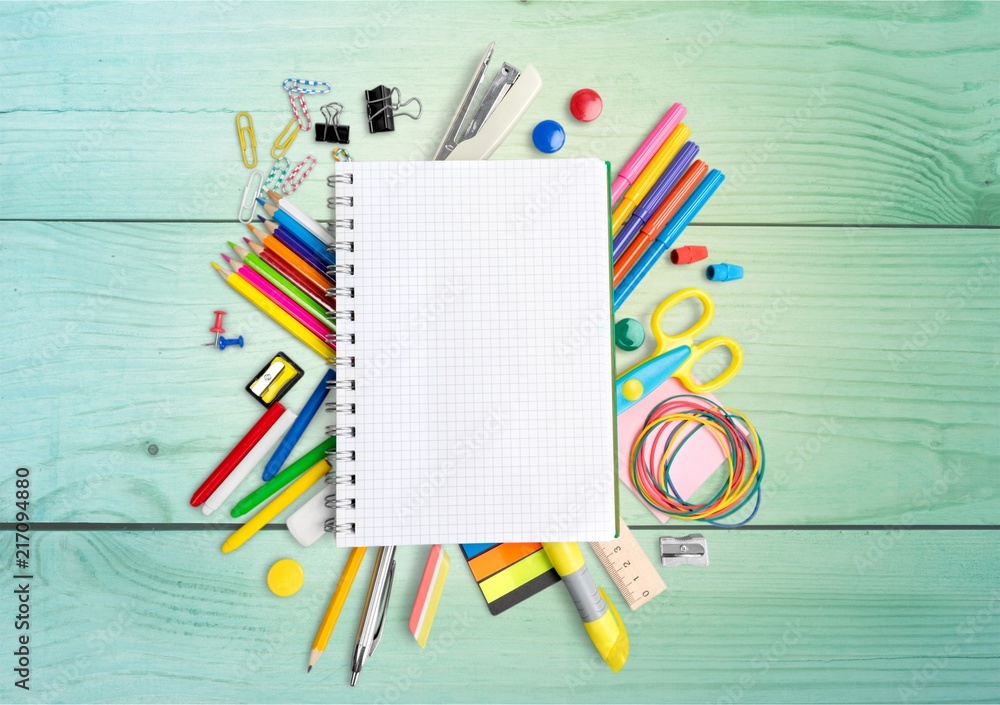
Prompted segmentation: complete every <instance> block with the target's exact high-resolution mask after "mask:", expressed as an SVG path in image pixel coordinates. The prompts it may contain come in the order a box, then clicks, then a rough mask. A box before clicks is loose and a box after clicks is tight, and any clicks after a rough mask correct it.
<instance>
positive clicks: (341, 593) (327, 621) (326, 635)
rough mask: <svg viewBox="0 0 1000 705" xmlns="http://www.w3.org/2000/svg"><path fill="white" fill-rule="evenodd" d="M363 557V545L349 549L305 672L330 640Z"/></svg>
mask: <svg viewBox="0 0 1000 705" xmlns="http://www.w3.org/2000/svg"><path fill="white" fill-rule="evenodd" d="M364 557H365V547H364V546H358V547H357V548H352V549H351V555H349V556H348V557H347V564H346V565H345V566H344V572H343V573H341V574H340V580H338V581H337V587H336V588H335V589H334V591H333V596H332V597H331V598H330V604H329V605H327V607H326V614H324V615H323V621H322V622H320V624H319V631H317V632H316V638H315V639H313V645H312V651H311V652H310V653H309V668H307V669H306V673H308V672H309V671H311V670H312V669H313V666H315V665H316V663H317V662H318V661H319V657H320V656H322V655H323V650H324V649H325V648H326V644H327V642H329V641H330V635H331V634H333V628H334V626H336V624H337V617H339V616H340V610H342V609H343V608H344V603H345V602H346V601H347V593H349V592H350V591H351V585H353V584H354V576H356V575H357V574H358V569H359V568H360V567H361V559H362V558H364Z"/></svg>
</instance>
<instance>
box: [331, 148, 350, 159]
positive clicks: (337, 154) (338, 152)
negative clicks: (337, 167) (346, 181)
mask: <svg viewBox="0 0 1000 705" xmlns="http://www.w3.org/2000/svg"><path fill="white" fill-rule="evenodd" d="M333 161H335V162H353V161H354V157H352V156H351V153H350V152H348V151H347V150H346V149H344V148H343V147H337V148H336V149H335V150H333Z"/></svg>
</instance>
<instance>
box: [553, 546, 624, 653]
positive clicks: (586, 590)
mask: <svg viewBox="0 0 1000 705" xmlns="http://www.w3.org/2000/svg"><path fill="white" fill-rule="evenodd" d="M542 546H543V547H544V548H545V553H546V554H547V555H548V557H549V560H550V561H551V562H552V566H553V567H554V568H555V569H556V572H557V573H559V577H561V578H562V579H563V584H565V585H566V589H567V590H569V594H570V596H571V597H572V598H573V602H575V603H576V609H577V611H579V612H580V617H582V618H583V626H584V627H585V628H586V629H587V634H589V635H590V640H591V641H593V642H594V646H595V647H596V648H597V653H599V654H600V655H601V658H603V659H604V662H605V663H606V664H608V667H609V668H611V670H612V671H614V672H615V673H617V672H618V671H620V670H622V666H624V665H625V661H626V660H627V659H628V632H626V631H625V624H624V623H623V622H622V618H621V616H620V615H619V614H618V610H616V609H615V606H614V604H613V603H612V602H611V600H610V599H608V596H607V594H606V593H605V592H604V590H603V589H599V588H598V587H597V586H596V585H595V584H594V579H593V578H592V577H591V576H590V572H589V571H588V570H587V565H586V564H585V563H584V562H583V552H582V551H581V550H580V545H579V544H576V543H542Z"/></svg>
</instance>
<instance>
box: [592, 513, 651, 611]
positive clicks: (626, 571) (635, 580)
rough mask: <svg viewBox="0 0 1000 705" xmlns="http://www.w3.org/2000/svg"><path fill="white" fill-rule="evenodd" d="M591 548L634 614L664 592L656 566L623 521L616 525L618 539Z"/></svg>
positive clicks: (594, 544) (599, 543) (596, 542)
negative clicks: (634, 611)
mask: <svg viewBox="0 0 1000 705" xmlns="http://www.w3.org/2000/svg"><path fill="white" fill-rule="evenodd" d="M590 547H591V548H593V549H594V552H595V553H596V554H597V557H598V559H600V561H601V564H602V565H604V568H605V570H607V571H608V575H610V576H611V579H612V580H613V581H614V583H615V586H616V587H617V588H618V590H619V591H621V594H622V596H623V597H624V598H625V601H626V602H627V603H628V606H629V607H631V608H632V609H633V610H637V609H639V608H640V607H642V606H643V605H644V604H646V603H647V602H649V601H650V600H652V599H653V598H654V597H656V596H657V595H659V594H660V593H661V592H663V591H664V590H666V589H667V586H666V584H665V583H664V582H663V578H661V577H660V573H659V571H657V569H656V566H655V565H653V562H652V561H651V560H649V556H647V555H646V552H645V551H643V550H642V546H640V545H639V542H638V541H637V540H636V538H635V535H634V534H633V533H632V531H631V530H630V529H629V528H628V526H627V525H626V524H625V522H624V521H622V522H619V527H618V538H616V539H613V540H611V541H591V543H590Z"/></svg>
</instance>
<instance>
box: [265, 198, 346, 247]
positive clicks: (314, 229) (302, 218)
mask: <svg viewBox="0 0 1000 705" xmlns="http://www.w3.org/2000/svg"><path fill="white" fill-rule="evenodd" d="M267 195H268V198H270V199H271V200H272V201H274V203H275V205H277V206H278V208H280V209H281V210H283V211H285V213H288V215H290V216H291V217H292V218H294V219H295V221H296V222H297V223H298V224H299V225H301V226H302V227H303V228H305V229H306V230H308V231H309V232H311V233H312V234H313V235H315V236H316V237H317V238H318V239H320V240H322V241H323V242H325V243H326V244H327V245H332V244H333V243H334V242H335V240H334V239H333V235H331V234H330V231H329V230H327V229H326V228H324V227H323V226H322V225H320V224H319V223H317V222H316V221H315V220H313V219H312V218H310V217H309V216H308V215H307V214H306V212H305V211H304V210H302V209H301V208H299V207H298V206H297V205H295V204H294V203H292V199H290V198H289V197H288V196H286V195H285V194H283V193H278V192H277V191H268V192H267Z"/></svg>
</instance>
